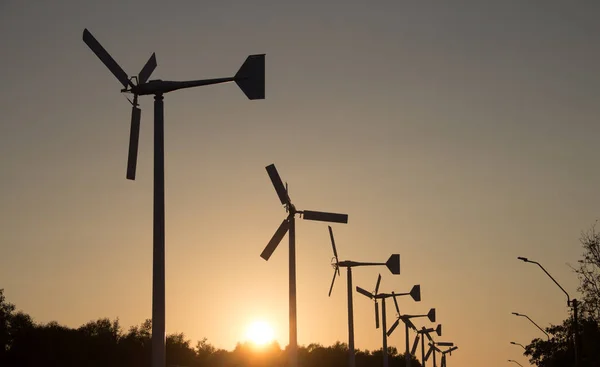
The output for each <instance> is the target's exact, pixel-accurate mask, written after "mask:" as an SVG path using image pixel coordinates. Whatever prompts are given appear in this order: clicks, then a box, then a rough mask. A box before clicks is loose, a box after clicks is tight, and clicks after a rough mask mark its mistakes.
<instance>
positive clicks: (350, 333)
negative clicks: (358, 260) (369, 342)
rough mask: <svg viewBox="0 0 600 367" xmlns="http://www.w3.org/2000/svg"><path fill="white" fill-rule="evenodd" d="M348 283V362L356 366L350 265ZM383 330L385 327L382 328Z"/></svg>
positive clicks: (351, 366)
mask: <svg viewBox="0 0 600 367" xmlns="http://www.w3.org/2000/svg"><path fill="white" fill-rule="evenodd" d="M347 269H348V272H347V275H348V277H347V283H348V364H349V366H350V367H356V355H355V352H354V308H353V306H352V267H351V266H349V267H347ZM384 330H385V329H384Z"/></svg>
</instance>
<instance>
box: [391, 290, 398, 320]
mask: <svg viewBox="0 0 600 367" xmlns="http://www.w3.org/2000/svg"><path fill="white" fill-rule="evenodd" d="M392 294H394V292H392ZM392 298H394V306H396V312H397V313H398V315H400V307H398V300H397V299H396V295H394V297H392Z"/></svg>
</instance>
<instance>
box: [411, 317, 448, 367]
mask: <svg viewBox="0 0 600 367" xmlns="http://www.w3.org/2000/svg"><path fill="white" fill-rule="evenodd" d="M434 331H435V332H436V334H437V335H438V336H442V324H438V326H437V327H436V328H435V329H433V328H425V327H424V326H423V327H422V328H421V330H418V331H417V337H416V338H415V340H416V341H418V339H417V338H418V337H419V334H420V335H421V365H422V367H425V361H426V360H427V358H425V336H427V338H428V339H429V341H430V342H433V338H432V337H431V335H429V333H432V332H434Z"/></svg>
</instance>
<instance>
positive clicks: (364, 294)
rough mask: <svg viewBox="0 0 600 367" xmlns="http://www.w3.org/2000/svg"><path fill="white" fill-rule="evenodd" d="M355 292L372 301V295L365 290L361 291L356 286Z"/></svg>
mask: <svg viewBox="0 0 600 367" xmlns="http://www.w3.org/2000/svg"><path fill="white" fill-rule="evenodd" d="M356 291H357V292H358V293H360V294H362V295H363V296H367V297H369V298H371V299H373V294H372V293H371V292H369V291H366V290H364V289H362V288H361V287H359V286H356Z"/></svg>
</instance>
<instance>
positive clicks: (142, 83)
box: [83, 29, 265, 367]
mask: <svg viewBox="0 0 600 367" xmlns="http://www.w3.org/2000/svg"><path fill="white" fill-rule="evenodd" d="M83 42H85V44H86V45H88V47H89V48H90V49H91V50H92V51H93V52H94V53H95V54H96V56H97V57H98V58H99V59H100V61H102V63H103V64H104V65H105V66H106V67H107V68H108V70H110V72H111V73H112V74H113V75H114V76H115V77H116V78H117V80H118V81H119V82H120V83H121V84H122V85H123V89H121V92H122V93H129V94H132V95H133V100H129V102H130V103H131V105H132V110H131V130H130V135H129V153H128V157H127V179H129V180H134V179H135V171H136V166H137V152H138V140H139V133H140V119H141V110H140V109H139V108H138V106H139V104H138V96H144V95H152V94H153V95H154V215H153V256H152V367H164V366H165V362H166V360H165V336H166V335H165V182H164V181H165V180H164V170H165V167H164V105H163V94H165V93H168V92H172V91H175V90H178V89H184V88H192V87H198V86H203V85H210V84H220V83H227V82H235V83H236V84H237V85H238V86H239V87H240V89H241V90H242V91H243V92H244V94H245V95H246V97H248V98H249V99H251V100H254V99H264V98H265V55H264V54H260V55H250V56H248V58H247V59H246V61H245V62H244V64H243V65H242V67H241V68H240V69H239V71H238V72H237V74H235V76H233V77H228V78H218V79H205V80H192V81H166V80H160V79H157V80H150V81H148V78H149V77H150V75H151V74H152V72H153V71H154V69H155V68H156V56H155V55H154V54H152V56H150V59H149V60H148V61H147V62H146V65H144V67H143V68H142V70H141V71H140V73H139V74H138V76H137V77H136V76H132V77H131V78H130V77H129V76H127V73H125V71H123V69H122V68H121V67H120V66H119V64H117V62H116V61H115V60H114V59H113V58H112V56H110V54H109V53H108V52H107V51H106V50H105V49H104V47H102V45H100V43H99V42H98V41H97V40H96V38H94V36H92V34H91V33H90V32H89V31H88V30H87V29H84V30H83ZM134 80H135V83H133V81H134Z"/></svg>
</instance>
